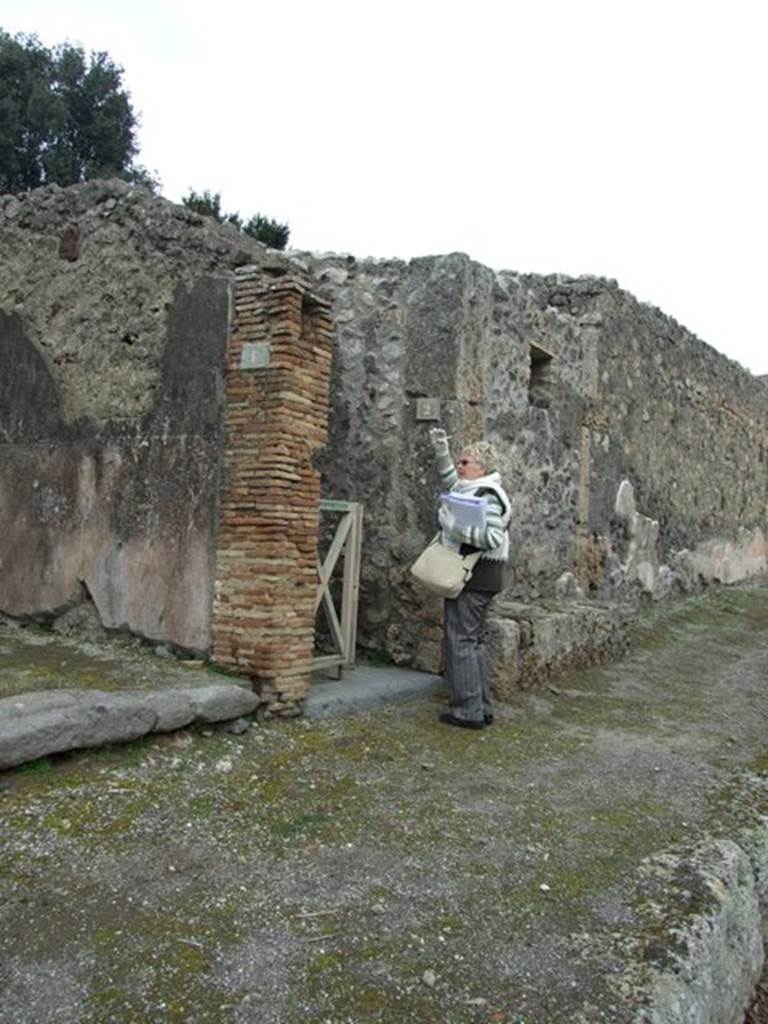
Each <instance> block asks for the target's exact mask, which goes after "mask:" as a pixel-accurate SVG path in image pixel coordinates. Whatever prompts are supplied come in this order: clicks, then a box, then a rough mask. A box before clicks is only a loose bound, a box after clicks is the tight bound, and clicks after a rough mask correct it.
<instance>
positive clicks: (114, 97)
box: [0, 29, 157, 192]
mask: <svg viewBox="0 0 768 1024" xmlns="http://www.w3.org/2000/svg"><path fill="white" fill-rule="evenodd" d="M122 76H123V70H122V68H120V67H118V66H117V65H116V64H114V63H113V61H112V60H111V59H110V57H109V56H108V55H107V54H106V53H91V54H90V55H89V56H86V54H85V53H84V51H83V50H82V49H81V48H80V47H79V46H73V45H71V44H69V43H64V44H62V45H60V46H55V47H53V48H52V49H49V48H48V47H46V46H43V44H42V43H41V42H40V41H39V40H38V39H37V37H36V36H25V35H17V36H10V35H8V34H7V33H5V32H3V31H2V29H0V191H2V192H20V191H23V190H24V189H30V188H37V187H38V186H40V185H46V184H50V183H53V182H55V183H56V184H58V185H73V184H75V183H77V182H82V181H87V180H89V179H91V178H104V177H112V176H122V177H124V178H126V179H128V180H131V181H135V182H138V183H141V184H145V185H149V186H150V187H152V186H153V185H154V186H155V187H156V186H157V182H156V181H155V180H154V179H153V178H152V176H151V175H149V173H148V172H147V171H146V170H145V169H144V168H142V167H140V166H137V165H135V164H134V163H133V161H134V158H135V156H136V155H137V153H138V145H137V142H136V127H137V122H136V117H135V115H134V113H133V109H132V107H131V101H130V97H129V95H128V93H127V92H126V90H125V89H124V88H123V84H122Z"/></svg>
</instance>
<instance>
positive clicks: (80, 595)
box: [0, 182, 286, 650]
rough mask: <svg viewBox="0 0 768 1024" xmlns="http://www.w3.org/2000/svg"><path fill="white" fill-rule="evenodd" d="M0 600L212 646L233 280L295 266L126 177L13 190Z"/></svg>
mask: <svg viewBox="0 0 768 1024" xmlns="http://www.w3.org/2000/svg"><path fill="white" fill-rule="evenodd" d="M0 234H1V236H2V246H1V247H0V270H1V271H2V272H1V273H0V450H1V455H2V458H1V459H0V610H2V611H4V612H6V613H9V614H11V615H15V616H32V617H35V618H41V619H46V618H50V617H51V616H53V615H55V614H57V613H58V612H61V611H62V610H63V609H64V608H66V607H67V606H68V605H69V604H71V603H76V602H78V601H81V600H83V599H84V597H86V598H90V599H91V600H92V601H93V602H94V604H95V606H96V609H97V611H98V613H99V616H100V618H101V621H102V623H103V624H104V625H105V626H106V627H108V628H120V629H127V630H130V631H133V632H136V633H139V634H141V635H144V636H146V637H149V638H153V639H158V640H164V641H168V642H170V643H173V644H177V645H178V646H180V647H182V648H189V649H193V650H205V649H207V648H208V647H209V646H210V628H211V624H210V619H211V600H212V593H213V560H214V551H213V544H214V529H215V517H216V507H217V496H218V488H219V477H220V464H221V457H222V445H223V413H224V397H223V396H224V367H225V352H226V345H227V338H228V330H229V304H230V298H229V290H230V280H231V277H232V274H233V272H234V268H235V267H236V266H238V265H240V264H242V263H246V262H248V263H255V264H261V263H264V262H266V261H267V260H268V261H269V262H270V263H271V264H274V265H277V264H281V265H284V264H286V261H285V260H283V259H282V257H279V256H277V255H276V254H269V255H267V254H266V251H265V250H264V248H263V247H262V246H260V245H259V244H258V243H256V242H254V241H253V240H251V239H248V238H245V237H244V236H242V235H239V234H237V233H236V232H234V231H233V230H231V229H227V228H218V227H216V226H214V225H213V222H211V221H208V220H205V219H203V218H201V217H198V216H196V215H195V214H192V213H191V212H189V211H187V210H184V209H183V208H180V207H177V206H174V205H172V204H171V203H167V202H165V201H164V200H160V199H156V198H154V197H152V196H150V195H148V193H146V192H144V191H142V190H137V189H132V188H129V187H128V186H126V185H124V184H122V183H120V182H95V183H92V184H89V185H86V186H82V187H75V188H72V189H59V188H56V187H52V188H47V189H41V190H37V191H35V192H32V193H29V194H26V195H24V196H21V197H11V196H7V197H2V198H0Z"/></svg>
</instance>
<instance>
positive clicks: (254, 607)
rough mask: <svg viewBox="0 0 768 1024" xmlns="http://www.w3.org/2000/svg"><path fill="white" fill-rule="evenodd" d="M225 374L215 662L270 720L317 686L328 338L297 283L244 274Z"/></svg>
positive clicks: (318, 306)
mask: <svg viewBox="0 0 768 1024" xmlns="http://www.w3.org/2000/svg"><path fill="white" fill-rule="evenodd" d="M233 304H234V308H233V323H232V331H231V336H230V344H229V352H228V359H227V362H228V366H227V441H226V452H225V474H224V479H223V483H222V490H221V495H220V504H219V523H218V534H217V560H216V584H215V594H214V605H213V658H214V661H216V662H217V663H218V664H219V665H222V666H225V667H229V668H233V669H236V670H237V671H238V672H241V673H243V674H246V675H250V676H251V677H252V678H253V679H254V681H255V682H256V684H257V687H258V689H259V690H260V692H261V693H262V695H263V696H264V697H265V699H266V701H267V703H268V706H269V708H270V710H272V711H273V712H275V713H278V714H296V713H297V711H298V710H299V709H300V703H301V701H302V700H303V699H304V697H306V695H307V693H308V691H309V686H310V672H311V662H312V652H313V646H314V633H315V616H314V600H315V592H316V589H317V562H316V559H317V537H318V529H319V523H320V477H319V474H318V473H317V472H316V470H315V469H314V468H313V466H312V457H313V455H314V454H315V452H316V451H317V450H318V448H320V447H322V445H324V444H325V440H326V436H327V424H328V381H329V376H330V366H331V333H332V326H331V321H330V317H329V315H328V307H327V305H326V304H325V303H323V302H322V301H321V300H319V299H318V298H317V297H316V296H314V295H313V294H312V293H311V292H310V291H309V290H308V288H307V286H306V283H305V282H304V281H302V280H300V279H299V278H297V277H293V276H289V277H282V278H278V279H275V278H274V277H267V276H266V275H265V274H264V273H263V272H262V271H260V270H258V269H257V268H253V267H246V268H243V269H242V270H240V271H238V272H237V277H236V281H235V285H234V295H233Z"/></svg>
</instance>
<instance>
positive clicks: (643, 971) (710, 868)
mask: <svg viewBox="0 0 768 1024" xmlns="http://www.w3.org/2000/svg"><path fill="white" fill-rule="evenodd" d="M748 784H749V785H750V786H752V787H755V786H757V787H760V788H761V789H763V790H765V788H766V781H765V780H763V779H761V778H758V777H754V776H753V777H752V778H751V779H750V780H749V783H748ZM636 892H637V895H638V897H639V900H640V901H641V903H642V909H641V910H640V911H639V913H640V917H641V920H640V922H639V924H640V928H639V932H638V938H636V939H635V940H628V942H629V945H630V947H631V948H629V949H626V950H624V954H625V959H626V960H627V961H629V966H627V967H626V968H625V969H624V970H623V971H622V972H621V973H620V974H619V975H618V976H617V977H616V978H615V979H614V980H613V982H612V987H614V988H615V989H616V990H617V994H618V995H619V996H620V997H621V999H622V1001H623V1002H625V1004H626V1003H627V1002H629V1004H630V1005H631V1006H632V1007H634V1008H636V1009H634V1011H633V1014H634V1015H633V1016H632V1018H631V1021H632V1024H741V1022H742V1021H743V1020H744V1014H745V1012H746V1010H747V1009H748V1008H749V1006H750V1004H751V1002H752V999H753V998H754V992H755V987H756V985H757V983H758V981H759V980H760V977H761V974H762V972H763V969H764V967H765V949H764V942H765V939H766V936H767V935H768V817H766V816H761V817H760V818H759V820H758V821H757V823H755V824H751V825H749V826H747V827H745V828H744V829H742V830H741V831H740V832H738V833H737V834H736V836H735V838H731V839H707V840H704V841H702V842H701V843H699V844H698V845H697V846H696V847H694V849H693V850H692V851H691V852H689V853H686V854H681V855H678V854H662V855H657V856H654V857H651V858H649V859H648V860H646V861H644V862H643V864H642V865H641V868H640V878H639V881H638V884H637V890H636Z"/></svg>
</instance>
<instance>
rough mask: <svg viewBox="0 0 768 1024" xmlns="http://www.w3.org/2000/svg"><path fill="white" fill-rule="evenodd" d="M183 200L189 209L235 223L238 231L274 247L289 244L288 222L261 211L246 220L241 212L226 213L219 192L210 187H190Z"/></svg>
mask: <svg viewBox="0 0 768 1024" xmlns="http://www.w3.org/2000/svg"><path fill="white" fill-rule="evenodd" d="M181 201H182V203H183V204H184V206H186V207H187V209H189V210H194V212H195V213H199V214H201V215H202V216H204V217H213V219H214V220H215V221H217V222H218V223H219V224H233V225H234V226H235V227H236V228H237V229H238V231H242V232H243V233H244V234H246V235H250V236H251V238H255V239H257V241H259V242H263V243H264V244H265V245H268V246H270V247H271V248H272V249H284V248H285V247H286V245H287V244H288V238H289V237H290V233H291V232H290V228H289V227H288V225H287V224H280V223H278V221H276V220H272V219H270V218H269V217H265V216H263V215H262V214H260V213H255V214H254V215H253V216H252V217H250V218H249V219H248V220H246V221H244V220H243V218H242V217H241V216H240V214H239V213H224V211H223V210H222V209H221V194H220V193H219V192H209V190H208V189H205V191H204V192H195V191H194V189H190V191H189V195H186V196H184V197H183V198H182V200H181Z"/></svg>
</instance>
